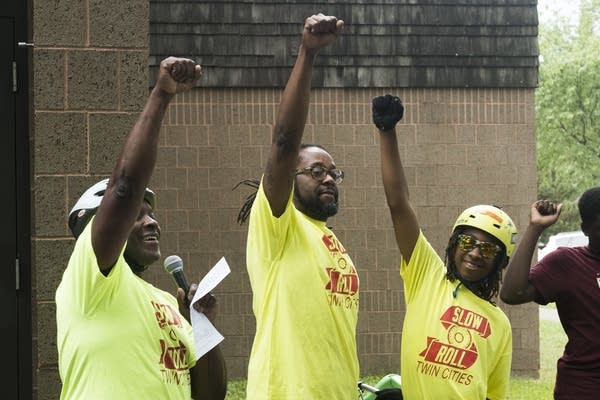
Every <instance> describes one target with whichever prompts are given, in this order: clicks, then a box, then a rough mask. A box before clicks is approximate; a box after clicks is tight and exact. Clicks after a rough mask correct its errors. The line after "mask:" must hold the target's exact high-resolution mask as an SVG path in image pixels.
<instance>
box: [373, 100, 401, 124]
mask: <svg viewBox="0 0 600 400" xmlns="http://www.w3.org/2000/svg"><path fill="white" fill-rule="evenodd" d="M403 115H404V106H403V105H402V100H400V98H399V97H398V96H392V95H391V94H386V95H385V96H377V97H375V98H373V123H374V124H375V126H376V127H377V128H378V129H379V130H380V131H390V130H392V129H394V128H395V127H396V124H397V123H398V121H400V120H401V119H402V117H403Z"/></svg>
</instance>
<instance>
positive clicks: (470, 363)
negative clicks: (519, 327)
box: [400, 233, 512, 400]
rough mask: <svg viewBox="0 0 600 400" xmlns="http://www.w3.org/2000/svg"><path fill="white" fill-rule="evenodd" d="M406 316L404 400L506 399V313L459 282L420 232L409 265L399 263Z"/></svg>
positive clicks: (508, 363) (509, 345)
mask: <svg viewBox="0 0 600 400" xmlns="http://www.w3.org/2000/svg"><path fill="white" fill-rule="evenodd" d="M400 272H401V275H402V278H403V280H404V295H405V300H406V316H405V318H404V328H403V331H402V349H401V374H402V392H403V394H404V398H405V399H407V400H426V399H432V400H434V399H435V400H439V399H444V400H455V399H465V400H467V399H468V400H483V399H485V398H486V397H487V398H489V399H491V400H498V399H504V398H506V394H507V389H508V382H509V377H510V366H511V357H512V333H511V329H510V323H509V321H508V318H507V317H506V315H505V314H504V313H503V312H502V310H500V309H499V308H498V307H496V306H494V305H492V304H491V303H489V302H488V301H485V300H483V299H481V298H479V297H477V296H476V295H475V294H473V293H472V292H471V291H470V290H469V289H468V288H466V287H464V286H462V285H461V286H460V287H459V288H458V290H457V291H456V297H455V296H454V295H453V291H454V290H455V288H456V287H457V286H458V283H459V281H455V282H450V281H449V280H448V279H446V278H445V275H446V267H445V266H444V263H443V262H442V260H441V259H440V257H439V256H438V255H437V254H436V252H435V251H434V249H433V248H432V247H431V245H430V244H429V243H428V242H427V240H426V239H425V237H424V236H423V234H422V233H421V234H420V235H419V239H418V240H417V243H416V245H415V249H414V250H413V253H412V256H411V258H410V262H409V264H408V265H406V264H405V263H404V260H402V264H401V269H400Z"/></svg>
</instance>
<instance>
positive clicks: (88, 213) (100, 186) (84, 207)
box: [69, 179, 156, 238]
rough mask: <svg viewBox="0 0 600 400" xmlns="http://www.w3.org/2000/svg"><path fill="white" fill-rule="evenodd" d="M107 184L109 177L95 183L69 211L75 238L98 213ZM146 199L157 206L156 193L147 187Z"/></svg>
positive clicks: (70, 226)
mask: <svg viewBox="0 0 600 400" xmlns="http://www.w3.org/2000/svg"><path fill="white" fill-rule="evenodd" d="M107 186H108V179H104V180H101V181H100V182H97V183H95V184H93V185H92V186H91V187H90V188H89V189H88V190H86V191H85V192H84V193H83V194H82V195H81V197H80V198H79V200H77V202H76V203H75V205H74V206H73V208H72V209H71V212H69V228H70V229H71V232H72V233H73V236H74V237H75V238H78V237H79V235H81V232H83V229H84V228H85V226H86V225H87V223H88V222H89V221H90V218H92V216H93V215H94V214H95V213H96V210H97V209H98V207H99V206H100V203H101V202H102V198H103V197H104V192H106V188H107ZM144 200H146V201H147V202H148V203H149V204H150V206H151V207H152V208H154V207H155V205H156V195H155V194H154V192H153V191H152V190H150V189H148V188H146V192H145V193H144Z"/></svg>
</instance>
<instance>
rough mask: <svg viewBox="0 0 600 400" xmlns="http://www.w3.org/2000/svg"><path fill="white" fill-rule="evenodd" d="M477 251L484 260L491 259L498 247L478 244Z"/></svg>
mask: <svg viewBox="0 0 600 400" xmlns="http://www.w3.org/2000/svg"><path fill="white" fill-rule="evenodd" d="M479 249H480V250H481V255H482V256H483V257H485V258H492V257H494V256H496V253H498V251H499V249H498V246H496V245H495V244H493V243H487V242H482V243H479Z"/></svg>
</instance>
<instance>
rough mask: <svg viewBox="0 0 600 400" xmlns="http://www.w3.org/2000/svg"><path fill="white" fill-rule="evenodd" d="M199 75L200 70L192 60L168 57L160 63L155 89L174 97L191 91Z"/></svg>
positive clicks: (200, 73)
mask: <svg viewBox="0 0 600 400" xmlns="http://www.w3.org/2000/svg"><path fill="white" fill-rule="evenodd" d="M201 75H202V68H201V67H200V65H198V64H196V63H195V62H194V61H193V60H190V59H187V58H176V57H169V58H166V59H164V60H162V61H161V63H160V71H159V73H158V79H157V80H156V88H158V89H161V90H163V91H165V92H166V93H168V94H171V95H174V94H176V93H180V92H183V91H186V90H189V89H191V88H192V87H193V86H194V84H195V83H196V82H197V81H198V79H200V76H201Z"/></svg>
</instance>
